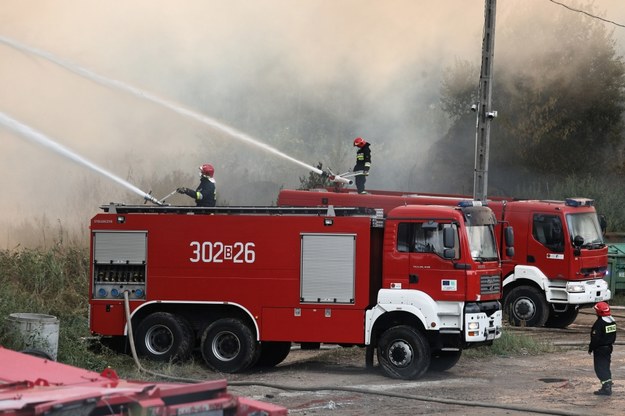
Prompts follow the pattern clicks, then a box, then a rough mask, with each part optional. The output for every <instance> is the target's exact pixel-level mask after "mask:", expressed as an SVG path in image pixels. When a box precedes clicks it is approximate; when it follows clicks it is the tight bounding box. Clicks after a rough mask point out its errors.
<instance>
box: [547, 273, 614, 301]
mask: <svg viewBox="0 0 625 416" xmlns="http://www.w3.org/2000/svg"><path fill="white" fill-rule="evenodd" d="M545 289H546V290H545V295H546V297H547V302H549V303H566V304H571V305H584V304H594V303H596V302H601V301H603V300H610V299H611V298H612V293H611V292H610V289H609V288H608V282H606V281H605V280H603V279H594V280H583V281H574V282H571V281H568V282H567V281H564V280H561V281H557V280H554V281H550V282H549V284H548V285H547V286H546V287H545Z"/></svg>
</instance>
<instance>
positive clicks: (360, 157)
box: [354, 137, 371, 194]
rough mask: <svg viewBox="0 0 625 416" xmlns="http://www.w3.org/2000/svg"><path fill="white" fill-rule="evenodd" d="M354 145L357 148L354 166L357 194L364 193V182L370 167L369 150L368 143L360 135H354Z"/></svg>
mask: <svg viewBox="0 0 625 416" xmlns="http://www.w3.org/2000/svg"><path fill="white" fill-rule="evenodd" d="M354 146H355V147H357V148H358V151H357V152H356V166H354V173H355V174H356V175H355V176H356V189H357V190H358V193H359V194H366V193H367V192H366V191H365V182H366V181H367V176H369V168H370V167H371V150H370V149H369V143H367V142H366V141H365V139H363V138H362V137H356V138H355V139H354Z"/></svg>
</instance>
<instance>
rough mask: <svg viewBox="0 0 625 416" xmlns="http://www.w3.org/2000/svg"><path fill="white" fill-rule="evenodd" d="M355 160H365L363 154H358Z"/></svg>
mask: <svg viewBox="0 0 625 416" xmlns="http://www.w3.org/2000/svg"><path fill="white" fill-rule="evenodd" d="M356 160H365V155H364V153H358V154H357V155H356Z"/></svg>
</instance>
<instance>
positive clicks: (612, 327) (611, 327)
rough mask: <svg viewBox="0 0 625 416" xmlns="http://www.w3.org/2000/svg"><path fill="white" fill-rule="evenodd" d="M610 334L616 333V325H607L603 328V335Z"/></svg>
mask: <svg viewBox="0 0 625 416" xmlns="http://www.w3.org/2000/svg"><path fill="white" fill-rule="evenodd" d="M612 332H616V324H612V325H608V326H606V327H605V333H606V334H609V333H612Z"/></svg>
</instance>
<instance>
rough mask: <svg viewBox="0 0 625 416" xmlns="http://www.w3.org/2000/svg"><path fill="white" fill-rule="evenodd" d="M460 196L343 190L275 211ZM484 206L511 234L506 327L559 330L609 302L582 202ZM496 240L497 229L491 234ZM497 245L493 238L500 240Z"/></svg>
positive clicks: (288, 195)
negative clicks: (584, 312) (583, 311)
mask: <svg viewBox="0 0 625 416" xmlns="http://www.w3.org/2000/svg"><path fill="white" fill-rule="evenodd" d="M467 198H470V197H467V196H462V195H442V194H417V193H402V192H395V191H370V192H369V194H366V195H358V194H357V193H355V192H353V191H352V192H350V191H349V190H347V189H345V188H331V189H313V190H310V191H306V190H299V191H297V190H283V191H282V192H280V195H279V198H278V205H279V206H301V205H305V206H327V205H334V206H346V205H347V206H360V207H372V206H375V207H378V208H383V209H384V210H385V211H386V212H390V210H392V209H393V208H395V207H398V206H402V205H414V204H419V205H421V204H438V205H455V204H457V203H458V201H461V200H465V199H467ZM487 205H488V206H489V207H490V208H491V209H492V210H493V211H494V212H495V215H496V216H497V218H498V220H499V223H500V224H509V225H511V226H512V228H514V233H515V239H516V244H515V250H514V251H515V254H514V256H513V257H512V258H511V259H509V260H507V259H504V261H503V264H502V266H503V276H504V281H503V296H504V297H503V304H504V311H506V312H507V313H508V316H509V320H510V322H511V324H513V325H521V324H523V325H527V326H543V325H546V326H550V327H560V328H564V327H566V326H568V325H569V324H571V323H572V322H573V321H575V318H576V317H577V313H578V309H579V308H580V307H588V306H591V305H593V304H594V303H595V302H597V301H601V300H607V299H610V297H611V293H610V290H609V289H608V285H607V282H606V281H605V280H603V277H604V276H605V275H606V272H607V266H608V249H607V246H606V245H605V244H604V242H603V237H602V232H601V228H600V225H599V221H598V218H597V213H596V211H595V208H594V206H593V201H592V200H589V199H585V198H569V199H567V200H565V201H542V200H516V199H512V198H504V197H491V198H490V199H489V200H488V202H487ZM496 235H497V236H498V237H500V236H501V235H502V234H501V232H500V230H496ZM500 243H501V239H500Z"/></svg>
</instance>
